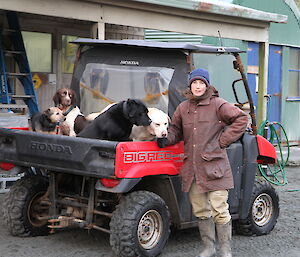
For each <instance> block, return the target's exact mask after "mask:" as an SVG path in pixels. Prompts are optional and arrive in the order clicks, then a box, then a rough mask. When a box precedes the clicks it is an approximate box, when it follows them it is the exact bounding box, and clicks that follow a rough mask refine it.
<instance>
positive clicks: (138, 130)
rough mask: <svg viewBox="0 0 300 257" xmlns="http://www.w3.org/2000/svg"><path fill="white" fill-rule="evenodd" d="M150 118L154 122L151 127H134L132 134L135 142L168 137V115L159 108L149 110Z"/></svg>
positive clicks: (131, 136)
mask: <svg viewBox="0 0 300 257" xmlns="http://www.w3.org/2000/svg"><path fill="white" fill-rule="evenodd" d="M148 116H149V118H150V119H151V121H152V122H151V124H150V125H149V126H133V128H132V131H131V134H130V138H131V139H132V140H133V141H152V140H153V139H154V138H162V137H167V136H168V126H169V122H170V117H169V116H168V114H166V113H164V112H163V111H161V110H159V109H157V108H148Z"/></svg>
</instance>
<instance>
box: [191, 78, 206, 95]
mask: <svg viewBox="0 0 300 257" xmlns="http://www.w3.org/2000/svg"><path fill="white" fill-rule="evenodd" d="M205 90H206V84H205V83H204V82H203V81H202V80H200V79H196V80H194V81H193V82H192V84H191V91H192V93H193V95H194V96H202V95H203V94H204V93H205Z"/></svg>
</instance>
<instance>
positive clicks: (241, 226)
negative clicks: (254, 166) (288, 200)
mask: <svg viewBox="0 0 300 257" xmlns="http://www.w3.org/2000/svg"><path fill="white" fill-rule="evenodd" d="M278 216H279V197H278V194H277V193H276V191H275V189H274V188H273V187H272V186H271V184H270V183H269V182H267V181H265V180H260V179H256V181H255V184H254V188H253V192H252V196H251V207H250V211H249V214H248V217H247V219H246V220H238V221H237V222H236V227H235V228H236V232H237V233H238V234H241V235H246V236H251V235H257V236H260V235H266V234H269V233H270V232H271V231H272V230H273V228H274V226H275V225H276V223H277V219H278Z"/></svg>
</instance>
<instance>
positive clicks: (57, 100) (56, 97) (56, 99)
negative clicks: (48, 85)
mask: <svg viewBox="0 0 300 257" xmlns="http://www.w3.org/2000/svg"><path fill="white" fill-rule="evenodd" d="M52 100H53V102H54V105H55V106H58V105H60V93H59V91H57V92H56V93H55V95H54V96H53V98H52Z"/></svg>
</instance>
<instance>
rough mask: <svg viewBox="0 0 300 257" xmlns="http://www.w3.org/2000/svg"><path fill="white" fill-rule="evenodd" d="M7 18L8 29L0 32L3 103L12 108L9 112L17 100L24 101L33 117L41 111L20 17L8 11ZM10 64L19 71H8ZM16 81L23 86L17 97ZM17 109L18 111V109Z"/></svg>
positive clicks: (1, 97)
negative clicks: (22, 92)
mask: <svg viewBox="0 0 300 257" xmlns="http://www.w3.org/2000/svg"><path fill="white" fill-rule="evenodd" d="M6 17H7V26H8V29H4V28H1V31H0V62H1V63H0V74H1V91H0V94H1V95H0V99H1V103H2V104H3V105H5V104H7V105H8V106H10V108H8V110H10V109H11V110H12V109H13V108H11V106H13V105H14V104H16V100H23V101H24V102H25V104H26V105H27V106H28V109H29V112H30V115H32V114H34V113H35V112H38V111H39V107H38V101H37V96H36V92H35V89H34V83H33V81H32V75H31V72H30V67H29V63H28V59H27V54H26V49H25V46H24V42H23V37H22V33H21V30H20V24H19V20H18V15H17V13H16V12H13V11H7V12H6ZM8 63H10V66H12V65H11V64H12V63H13V64H16V65H13V66H14V67H16V66H17V70H18V71H17V72H11V71H8V67H7V66H8V65H7V64H8ZM16 79H18V80H19V81H20V84H21V85H22V86H23V90H24V94H23V95H16V94H15V93H14V88H15V85H16V84H15V83H16V81H15V80H16ZM16 107H17V105H16ZM16 109H18V107H17V108H16Z"/></svg>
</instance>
